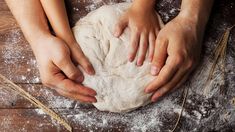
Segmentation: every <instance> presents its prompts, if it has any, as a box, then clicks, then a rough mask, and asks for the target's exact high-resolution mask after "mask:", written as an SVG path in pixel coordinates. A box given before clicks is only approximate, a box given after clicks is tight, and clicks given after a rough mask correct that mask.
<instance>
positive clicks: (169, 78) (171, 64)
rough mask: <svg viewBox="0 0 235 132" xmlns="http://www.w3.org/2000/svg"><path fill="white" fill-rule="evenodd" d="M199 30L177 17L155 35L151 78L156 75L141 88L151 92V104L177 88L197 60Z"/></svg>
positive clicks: (186, 18)
mask: <svg viewBox="0 0 235 132" xmlns="http://www.w3.org/2000/svg"><path fill="white" fill-rule="evenodd" d="M203 28H204V26H201V27H200V25H199V24H198V23H197V22H196V21H194V20H191V19H190V17H185V16H183V15H178V16H177V17H176V18H175V19H173V20H172V21H170V22H169V23H168V24H166V25H165V27H164V28H163V29H162V30H161V31H160V32H159V34H158V36H157V39H156V43H155V52H154V57H153V61H152V67H151V73H152V75H157V76H156V78H155V79H154V80H153V81H152V82H151V83H150V84H149V85H148V86H147V87H146V89H145V92H147V93H153V96H152V101H153V102H154V101H156V100H158V99H159V98H160V97H161V96H163V95H165V94H166V93H167V92H169V91H170V90H172V89H173V88H174V89H175V88H178V87H179V86H180V85H181V84H182V83H183V82H185V81H186V79H187V78H188V76H189V74H190V73H191V71H192V70H193V69H194V68H195V66H196V64H197V62H198V60H199V58H200V50H201V44H200V43H201V40H202V36H203V31H204V29H203Z"/></svg>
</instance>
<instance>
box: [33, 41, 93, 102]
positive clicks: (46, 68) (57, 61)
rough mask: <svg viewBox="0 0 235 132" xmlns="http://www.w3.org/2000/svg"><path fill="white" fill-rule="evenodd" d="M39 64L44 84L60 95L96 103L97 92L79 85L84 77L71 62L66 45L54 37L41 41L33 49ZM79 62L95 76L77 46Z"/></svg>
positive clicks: (69, 52)
mask: <svg viewBox="0 0 235 132" xmlns="http://www.w3.org/2000/svg"><path fill="white" fill-rule="evenodd" d="M32 48H33V50H34V53H35V56H36V59H37V62H38V64H39V71H40V75H41V79H42V82H43V84H45V85H46V86H48V87H51V88H54V89H55V90H56V91H57V92H58V93H59V94H61V95H63V96H66V97H70V98H73V99H76V100H80V101H82V102H90V103H91V102H96V99H95V97H94V96H95V95H96V92H95V91H94V90H93V89H91V88H88V87H85V86H83V85H82V84H79V83H81V82H82V81H83V79H84V77H83V75H82V72H81V71H80V70H79V68H78V67H76V66H75V65H74V63H73V62H72V60H71V56H72V55H71V50H70V49H69V48H68V46H67V45H66V43H65V42H64V41H63V40H61V39H59V38H57V37H54V36H50V37H47V38H43V39H39V40H38V43H37V44H34V47H32ZM75 50H76V53H77V58H76V60H77V62H78V63H79V64H80V65H81V67H82V68H83V69H84V70H85V71H86V72H88V74H94V71H92V69H93V68H92V65H91V63H90V62H89V60H88V59H87V58H86V57H85V56H84V54H83V52H82V51H81V49H80V47H79V45H78V44H77V49H75Z"/></svg>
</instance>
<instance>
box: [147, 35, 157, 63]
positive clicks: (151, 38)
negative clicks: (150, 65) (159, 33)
mask: <svg viewBox="0 0 235 132" xmlns="http://www.w3.org/2000/svg"><path fill="white" fill-rule="evenodd" d="M155 40H156V37H155V34H154V33H153V32H150V34H149V56H148V59H149V61H150V62H151V61H152V59H153V54H154V45H155Z"/></svg>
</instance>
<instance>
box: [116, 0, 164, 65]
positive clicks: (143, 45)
mask: <svg viewBox="0 0 235 132" xmlns="http://www.w3.org/2000/svg"><path fill="white" fill-rule="evenodd" d="M137 2H138V1H137ZM146 3H147V2H146ZM138 4H139V3H137V4H135V3H134V4H133V5H132V6H131V7H130V8H129V9H128V10H127V12H126V13H125V14H124V15H123V16H121V17H120V20H119V22H118V23H117V24H116V28H115V31H114V35H115V36H116V37H119V36H120V35H121V34H122V33H123V31H124V29H125V28H126V27H127V26H128V27H129V28H130V30H131V36H130V48H129V50H130V51H129V56H128V58H129V61H131V62H132V61H133V60H134V59H135V57H136V56H137V52H138V59H137V66H141V65H142V64H143V62H144V60H145V57H146V54H147V50H148V52H149V53H148V58H149V60H150V61H151V60H152V58H153V54H154V44H155V39H156V36H157V34H158V32H159V30H160V26H159V22H158V16H157V15H156V12H155V10H154V8H153V6H151V7H145V6H143V4H142V6H139V5H138ZM153 5H154V3H153Z"/></svg>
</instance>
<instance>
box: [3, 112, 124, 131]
mask: <svg viewBox="0 0 235 132" xmlns="http://www.w3.org/2000/svg"><path fill="white" fill-rule="evenodd" d="M83 112H86V113H88V112H89V110H84V111H83ZM8 115H11V116H8ZM60 115H61V116H62V117H63V118H64V119H65V120H67V121H68V122H69V124H70V125H71V126H72V127H73V130H74V132H87V131H99V132H107V131H110V132H122V131H124V130H125V129H127V128H128V127H127V126H126V124H121V123H120V122H117V123H113V124H112V127H109V126H106V127H104V126H105V125H104V126H102V125H101V126H94V125H92V124H90V123H89V121H87V123H84V122H83V121H84V120H83V119H82V120H80V121H79V119H80V118H77V117H76V116H82V114H79V111H78V110H66V109H61V110H60ZM84 116H85V115H84ZM0 120H1V122H0V131H1V132H4V131H7V132H11V131H14V132H22V131H33V132H34V131H40V132H56V131H57V132H58V131H66V129H65V128H64V127H63V126H61V125H60V124H58V123H57V122H56V121H55V120H53V119H51V118H50V117H49V116H48V115H46V114H45V113H43V112H42V111H41V110H38V109H10V110H9V109H0ZM102 120H103V119H100V122H99V123H102ZM104 120H105V119H104ZM120 121H121V120H120ZM97 123H98V122H97Z"/></svg>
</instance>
